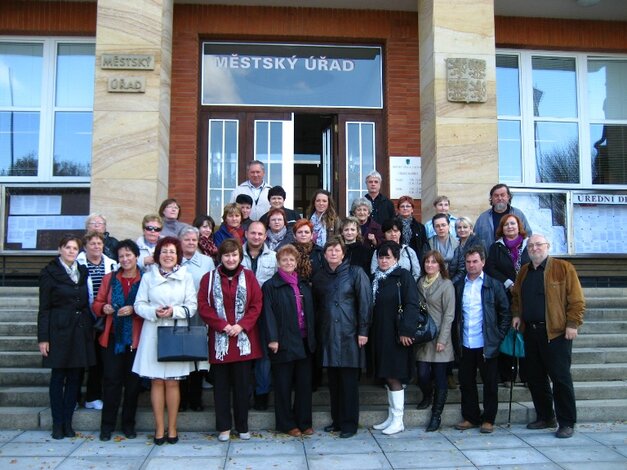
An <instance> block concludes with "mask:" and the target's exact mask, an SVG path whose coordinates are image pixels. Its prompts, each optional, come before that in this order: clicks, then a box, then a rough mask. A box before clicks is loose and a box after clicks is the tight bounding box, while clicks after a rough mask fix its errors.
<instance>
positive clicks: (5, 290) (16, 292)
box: [0, 286, 39, 297]
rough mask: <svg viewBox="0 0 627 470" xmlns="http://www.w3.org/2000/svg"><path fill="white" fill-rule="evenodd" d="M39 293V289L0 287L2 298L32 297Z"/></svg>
mask: <svg viewBox="0 0 627 470" xmlns="http://www.w3.org/2000/svg"><path fill="white" fill-rule="evenodd" d="M38 293H39V288H37V287H17V286H0V297H30V296H33V295H34V296H37V294H38Z"/></svg>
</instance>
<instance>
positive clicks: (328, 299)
mask: <svg viewBox="0 0 627 470" xmlns="http://www.w3.org/2000/svg"><path fill="white" fill-rule="evenodd" d="M345 254H346V248H345V247H344V243H343V242H342V240H341V239H340V238H339V237H337V238H331V239H330V240H329V241H327V243H326V244H325V246H324V263H323V267H322V268H321V269H320V270H319V271H318V272H316V273H315V275H314V277H313V283H312V285H313V294H314V307H315V310H316V324H317V327H318V335H317V337H318V338H319V344H318V352H319V357H320V359H321V361H322V366H323V367H326V368H327V376H328V378H329V392H330V395H331V417H332V418H333V423H332V424H330V425H329V426H326V427H325V428H324V430H325V431H326V432H331V431H341V434H340V437H341V438H348V437H352V436H354V435H355V433H356V432H357V426H358V423H359V388H358V382H359V371H360V368H361V367H364V366H365V362H366V360H365V359H366V358H365V354H364V346H365V345H366V343H367V342H368V330H369V329H370V322H371V318H372V305H371V304H372V290H371V286H370V282H369V280H368V276H366V273H364V270H363V269H361V268H358V267H356V266H351V265H350V264H349V263H348V260H345V259H344V255H345Z"/></svg>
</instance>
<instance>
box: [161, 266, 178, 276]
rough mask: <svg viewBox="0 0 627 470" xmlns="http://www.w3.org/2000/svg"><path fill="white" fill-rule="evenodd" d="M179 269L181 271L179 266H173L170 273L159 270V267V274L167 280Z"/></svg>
mask: <svg viewBox="0 0 627 470" xmlns="http://www.w3.org/2000/svg"><path fill="white" fill-rule="evenodd" d="M179 269H181V266H180V265H178V264H175V265H174V267H173V268H172V271H164V270H163V269H161V266H159V274H161V275H162V276H163V277H165V278H166V279H167V278H168V277H169V276H171V275H172V274H174V273H175V272H177V271H178V270H179Z"/></svg>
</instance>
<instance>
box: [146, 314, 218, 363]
mask: <svg viewBox="0 0 627 470" xmlns="http://www.w3.org/2000/svg"><path fill="white" fill-rule="evenodd" d="M183 310H185V317H186V318H187V325H185V326H178V325H177V320H174V326H159V327H157V361H159V362H188V361H206V360H208V358H209V348H208V345H207V328H206V327H205V326H190V324H189V320H190V316H189V309H188V308H187V307H186V306H183Z"/></svg>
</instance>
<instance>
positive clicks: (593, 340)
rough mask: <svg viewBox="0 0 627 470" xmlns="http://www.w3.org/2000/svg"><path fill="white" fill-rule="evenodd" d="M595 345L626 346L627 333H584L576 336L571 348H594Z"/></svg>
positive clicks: (608, 346)
mask: <svg viewBox="0 0 627 470" xmlns="http://www.w3.org/2000/svg"><path fill="white" fill-rule="evenodd" d="M597 346H603V347H605V348H622V347H627V335H626V334H620V333H602V334H585V335H580V336H577V338H576V339H575V340H574V343H573V348H594V347H597Z"/></svg>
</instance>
